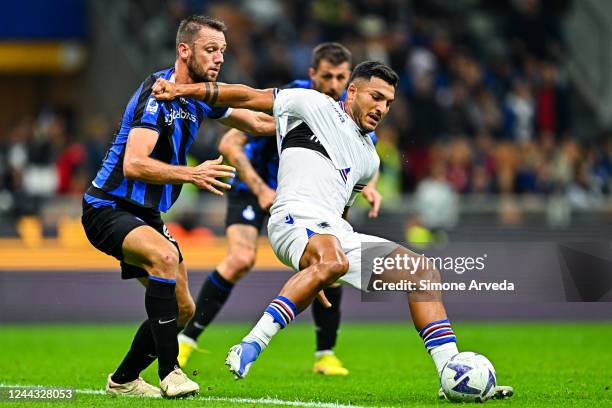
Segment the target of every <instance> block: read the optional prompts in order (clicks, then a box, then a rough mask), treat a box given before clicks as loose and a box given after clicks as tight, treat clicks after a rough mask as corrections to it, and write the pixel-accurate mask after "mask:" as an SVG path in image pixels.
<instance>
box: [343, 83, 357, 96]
mask: <svg viewBox="0 0 612 408" xmlns="http://www.w3.org/2000/svg"><path fill="white" fill-rule="evenodd" d="M356 94H357V85H355V82H351V83H350V84H349V86H348V88H346V99H347V100H348V99H350V100H353V99H355V95H356Z"/></svg>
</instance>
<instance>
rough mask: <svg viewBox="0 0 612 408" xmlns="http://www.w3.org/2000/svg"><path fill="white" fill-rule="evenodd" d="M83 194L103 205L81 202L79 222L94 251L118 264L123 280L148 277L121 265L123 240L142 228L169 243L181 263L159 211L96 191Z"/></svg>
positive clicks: (181, 260) (180, 257)
mask: <svg viewBox="0 0 612 408" xmlns="http://www.w3.org/2000/svg"><path fill="white" fill-rule="evenodd" d="M86 194H88V195H90V196H93V197H95V198H98V199H100V200H103V202H98V203H96V204H93V205H92V204H90V203H88V202H87V201H85V198H83V216H82V217H81V222H82V223H83V227H84V228H85V235H87V239H89V242H91V244H92V245H93V246H94V247H96V248H97V249H99V250H100V251H102V252H104V253H105V254H108V255H112V256H114V257H115V258H117V259H118V260H119V261H121V277H122V278H123V279H131V278H140V277H146V276H149V274H148V273H147V271H145V270H144V269H142V268H139V267H137V266H134V265H129V264H126V263H125V262H123V252H122V245H123V240H124V239H125V237H126V236H127V234H128V233H129V232H130V231H132V230H133V229H135V228H138V227H140V226H143V225H148V226H150V227H152V228H153V229H155V230H156V231H157V232H159V233H160V234H161V235H162V236H163V237H164V238H166V239H167V240H168V241H170V242H172V244H174V246H176V249H177V250H178V252H179V262H183V256H182V254H181V250H180V248H179V246H178V244H177V242H176V241H175V240H174V238H172V236H171V235H170V233H169V232H168V229H167V228H166V225H165V224H164V222H163V221H162V219H161V215H160V213H159V211H157V210H154V209H152V208H145V207H140V206H138V205H135V204H131V203H129V202H127V201H125V200H122V199H120V198H118V197H114V196H112V195H110V194H107V193H105V192H104V191H102V190H100V189H98V188H95V187H90V188H89V190H87V193H86Z"/></svg>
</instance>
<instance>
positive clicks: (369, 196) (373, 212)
mask: <svg viewBox="0 0 612 408" xmlns="http://www.w3.org/2000/svg"><path fill="white" fill-rule="evenodd" d="M378 175H379V172H376V174H375V175H374V177H373V178H372V180H370V182H369V183H368V184H367V185H366V186H365V187H364V189H363V191H362V192H361V194H363V198H365V199H366V201H367V202H368V203H369V204H370V206H371V207H372V208H370V211H369V212H368V217H370V218H376V217H378V211H379V210H380V205H381V203H382V195H381V194H380V193H379V192H378V190H377V189H376V183H377V182H378Z"/></svg>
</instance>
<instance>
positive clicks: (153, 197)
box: [82, 16, 274, 397]
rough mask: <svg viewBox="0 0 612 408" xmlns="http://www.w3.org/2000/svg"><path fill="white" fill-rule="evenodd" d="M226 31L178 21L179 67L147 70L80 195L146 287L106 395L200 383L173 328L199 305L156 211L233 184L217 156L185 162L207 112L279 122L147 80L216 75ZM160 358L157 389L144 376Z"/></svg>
mask: <svg viewBox="0 0 612 408" xmlns="http://www.w3.org/2000/svg"><path fill="white" fill-rule="evenodd" d="M225 29H226V28H225V24H224V23H223V22H221V21H218V20H215V19H211V18H208V17H202V16H191V17H189V18H187V19H185V20H183V21H182V22H181V24H180V26H179V28H178V32H177V36H176V47H177V54H178V56H177V59H176V62H175V65H174V67H172V68H168V69H165V70H163V71H159V72H156V73H155V74H153V75H151V76H149V77H148V78H147V79H146V80H145V81H144V82H143V83H142V84H141V85H140V87H139V88H138V90H137V91H136V92H135V93H134V95H133V96H132V98H131V99H130V101H129V103H128V105H127V108H126V110H125V113H124V115H123V118H122V121H121V127H120V128H119V130H118V131H117V133H116V135H115V139H114V140H113V143H112V145H111V147H110V148H109V150H108V152H107V154H106V157H105V158H104V161H103V163H102V167H101V168H100V170H99V172H98V174H97V176H96V178H95V179H94V181H93V182H92V185H91V186H90V188H89V189H88V190H87V192H86V193H85V195H84V197H83V217H82V222H83V226H84V228H85V232H86V234H87V238H88V239H89V240H90V242H91V243H92V244H93V245H94V246H95V247H96V248H97V249H99V250H100V251H102V252H105V253H106V254H108V255H112V256H114V257H115V258H117V259H118V260H119V261H120V262H121V270H122V277H123V278H124V279H129V278H139V279H140V280H141V282H143V284H144V285H145V286H146V291H145V308H146V312H147V316H148V319H147V320H145V321H144V322H143V323H142V324H141V326H140V327H139V329H138V331H137V332H136V334H135V336H134V340H133V342H132V345H131V348H130V350H129V351H128V353H127V355H126V356H125V358H124V359H123V361H122V362H121V364H120V365H119V367H118V368H117V370H116V371H115V372H114V373H112V374H111V375H109V376H108V381H107V385H106V390H107V392H108V393H109V394H115V395H135V396H151V397H159V396H165V397H180V396H186V395H191V394H194V393H197V392H198V391H199V386H198V384H197V383H195V382H194V381H192V380H190V379H189V378H188V377H187V376H186V375H185V374H184V373H183V371H182V370H181V369H180V368H179V367H178V364H177V355H178V342H177V338H176V335H177V332H178V330H179V327H182V326H183V325H184V324H185V323H187V321H188V320H189V319H190V318H191V316H192V315H193V312H194V308H195V307H194V304H193V300H192V298H191V294H190V293H189V288H188V282H187V270H186V268H185V263H184V262H183V258H182V256H181V252H180V249H179V247H178V244H177V242H176V241H175V240H174V239H173V238H172V237H171V236H170V234H169V233H168V230H167V229H166V226H165V225H164V222H163V221H162V219H161V216H160V211H161V212H166V211H167V210H168V209H169V208H170V207H171V206H172V204H173V203H174V202H175V201H176V199H177V198H178V196H179V194H180V191H181V187H182V184H185V183H191V184H194V185H196V186H198V187H200V188H202V189H207V190H209V191H211V192H213V193H215V194H218V195H223V193H222V192H221V191H220V190H218V188H221V189H228V188H230V186H229V185H227V184H225V183H223V182H221V181H219V180H217V178H219V177H232V176H234V173H233V171H234V168H233V167H230V166H225V165H222V164H221V161H222V158H221V157H219V158H218V159H217V160H210V161H206V162H204V163H202V164H200V165H198V166H195V167H188V166H187V165H186V164H187V151H188V150H189V147H190V146H191V144H192V142H193V141H194V138H195V137H196V135H197V131H198V128H199V127H200V126H201V125H202V124H203V123H204V121H205V120H206V119H207V118H208V119H218V120H220V121H221V122H222V123H224V124H226V125H229V126H236V127H239V128H240V129H242V130H244V131H247V132H252V133H257V134H261V133H263V134H266V133H267V134H269V133H271V132H274V121H273V120H272V119H271V118H270V117H269V116H268V115H265V114H261V113H255V112H251V111H246V110H232V109H231V108H213V107H212V106H213V105H214V101H213V103H210V104H206V103H204V102H201V101H198V100H195V99H189V98H180V99H177V100H175V101H172V102H158V101H157V100H156V99H155V98H153V97H152V95H151V87H152V86H153V84H154V83H155V81H156V79H157V78H164V79H166V80H168V81H172V82H176V83H177V84H186V83H194V82H212V81H215V80H216V78H217V75H218V74H219V70H220V68H221V64H222V63H223V53H224V51H225V48H226V42H225V34H224V31H225ZM111 296H112V295H111ZM156 358H157V359H158V362H159V369H158V374H159V378H160V388H161V390H160V388H157V387H155V386H153V385H150V384H148V383H146V382H145V381H144V380H143V379H142V378H140V377H139V375H140V372H141V371H142V370H144V369H145V368H146V367H147V366H149V365H150V364H151V363H152V362H153V361H154V360H155V359H156Z"/></svg>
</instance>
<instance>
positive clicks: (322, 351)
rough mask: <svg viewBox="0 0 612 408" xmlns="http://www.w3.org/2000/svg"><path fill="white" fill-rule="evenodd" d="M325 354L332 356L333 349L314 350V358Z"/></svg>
mask: <svg viewBox="0 0 612 408" xmlns="http://www.w3.org/2000/svg"><path fill="white" fill-rule="evenodd" d="M325 355H330V356H333V355H334V351H333V350H319V351H316V352H315V357H316V358H320V357H322V356H325Z"/></svg>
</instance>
